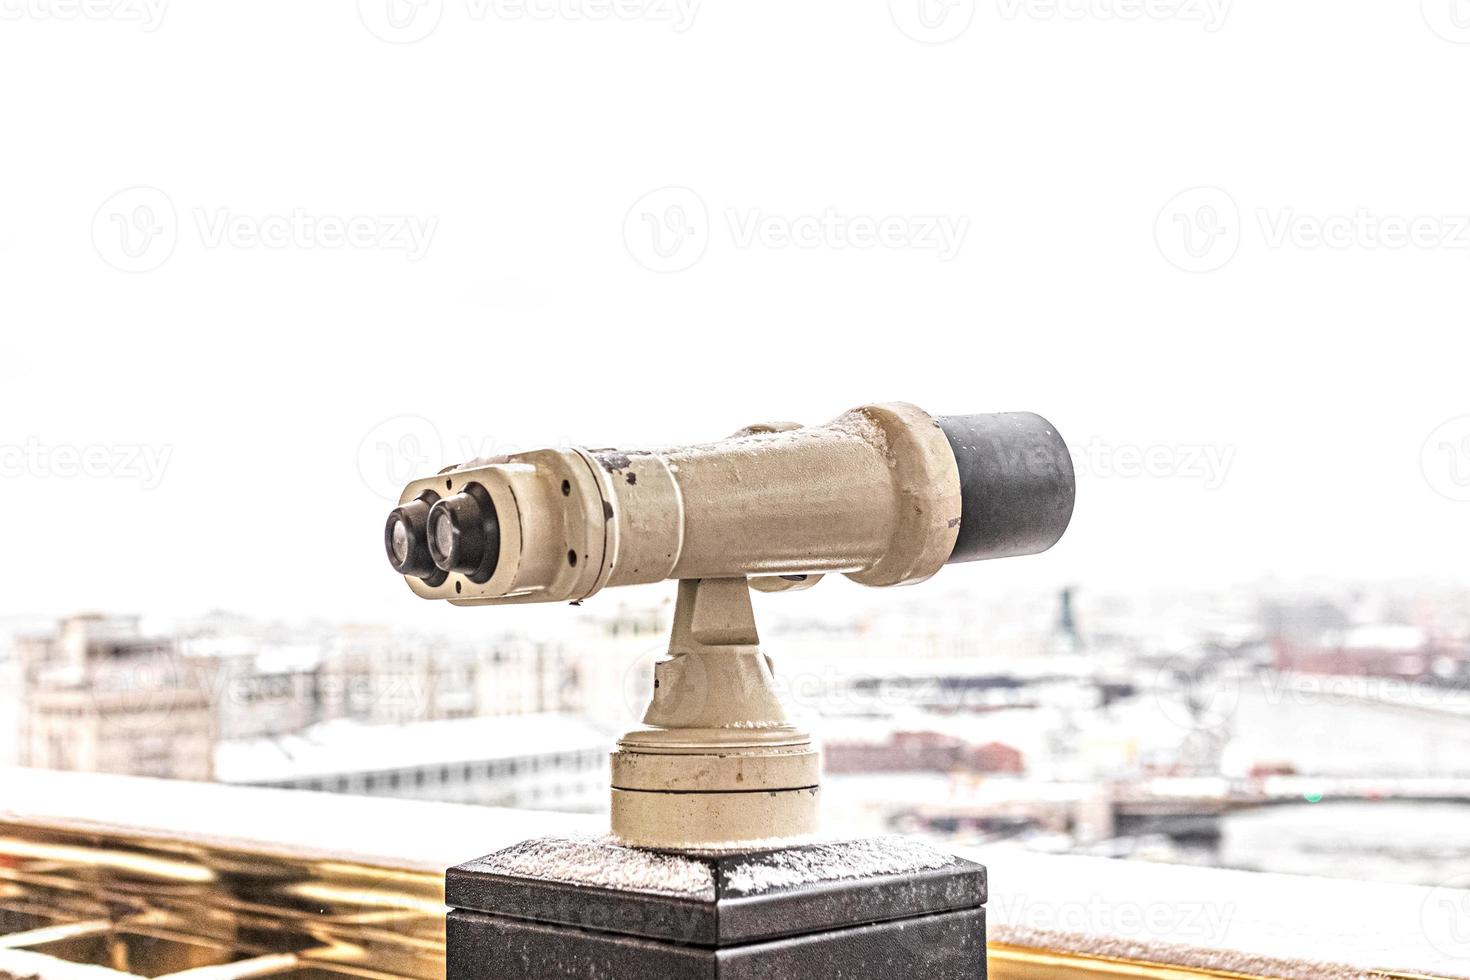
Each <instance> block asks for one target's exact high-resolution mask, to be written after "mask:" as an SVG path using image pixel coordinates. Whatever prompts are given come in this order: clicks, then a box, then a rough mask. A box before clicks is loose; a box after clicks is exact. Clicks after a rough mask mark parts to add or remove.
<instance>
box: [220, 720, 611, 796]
mask: <svg viewBox="0 0 1470 980" xmlns="http://www.w3.org/2000/svg"><path fill="white" fill-rule="evenodd" d="M613 741H614V740H613V738H612V736H610V735H609V734H608V733H607V732H605V731H604V730H603V729H601V728H598V727H597V726H595V725H593V724H591V723H590V722H588V721H587V720H586V719H584V718H582V717H580V716H578V715H569V714H536V715H503V716H497V717H491V718H461V719H452V720H447V721H422V722H414V723H411V724H407V725H366V724H363V723H361V722H356V721H347V720H342V721H329V722H324V723H322V724H320V725H315V726H313V727H311V728H309V729H307V730H305V731H303V732H300V733H297V734H293V735H276V736H270V737H265V738H248V739H235V740H232V741H227V742H221V743H220V744H219V745H218V746H216V747H215V753H214V768H215V778H216V779H218V780H219V781H220V782H224V783H262V782H274V781H277V780H283V779H302V778H312V777H317V776H336V775H346V774H350V773H360V772H388V771H392V770H397V769H412V768H418V767H423V766H437V765H454V764H463V763H467V762H489V761H495V760H503V759H516V758H525V757H529V756H536V755H549V754H552V753H559V752H584V751H602V750H611V749H612V744H613Z"/></svg>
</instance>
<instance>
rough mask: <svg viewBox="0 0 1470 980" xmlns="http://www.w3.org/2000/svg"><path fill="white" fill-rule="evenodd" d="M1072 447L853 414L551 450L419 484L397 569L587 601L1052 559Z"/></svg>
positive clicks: (1015, 428)
mask: <svg viewBox="0 0 1470 980" xmlns="http://www.w3.org/2000/svg"><path fill="white" fill-rule="evenodd" d="M1074 496H1075V481H1074V476H1073V469H1072V460H1071V456H1070V454H1069V452H1068V450H1067V446H1066V443H1065V442H1064V441H1063V440H1062V438H1061V436H1060V435H1058V434H1057V432H1056V430H1055V429H1054V428H1053V427H1052V426H1051V424H1050V423H1049V422H1047V421H1046V420H1045V419H1043V418H1042V417H1040V416H1039V415H1033V414H1029V413H1004V414H994V415H950V416H938V417H931V416H929V415H927V414H925V413H924V412H922V411H921V410H919V409H917V408H915V407H914V406H912V405H907V404H903V403H890V404H882V405H870V406H865V407H863V408H859V409H855V410H853V411H852V412H849V413H847V414H845V415H843V416H841V417H840V418H838V419H837V420H835V421H834V422H832V423H829V424H828V425H825V426H813V427H802V426H798V425H795V424H792V423H772V424H767V425H760V426H752V427H750V428H748V429H744V430H741V431H740V432H738V433H736V434H735V435H734V436H731V437H730V438H728V439H725V440H722V441H720V442H715V443H710V444H706V445H701V446H691V447H679V448H673V449H663V450H616V449H593V450H583V449H545V450H537V451H533V452H529V453H520V454H516V455H513V456H506V457H500V458H496V459H491V460H480V461H475V462H473V463H469V464H465V465H463V466H460V467H454V468H451V469H449V470H446V471H444V472H442V473H440V474H438V475H437V476H434V477H428V478H425V479H423V480H419V481H415V482H414V483H412V484H410V485H409V486H408V487H407V488H406V489H405V491H404V494H403V497H402V498H401V499H402V503H401V504H400V506H399V507H398V508H397V509H395V510H394V511H393V512H392V513H391V514H390V515H389V517H388V523H387V527H386V528H385V531H384V543H385V546H386V550H387V553H388V559H389V562H390V563H391V564H392V566H393V568H394V569H395V570H396V571H398V572H399V573H400V574H402V575H403V576H405V578H406V579H407V581H408V583H409V585H410V587H412V588H413V589H414V591H415V592H417V593H419V595H421V596H424V597H425V598H444V599H449V600H450V601H454V602H459V603H504V602H536V601H557V600H575V599H582V598H585V597H586V596H588V595H591V594H592V593H594V592H596V591H598V590H600V589H601V588H604V587H606V586H610V585H627V584H636V583H641V582H653V581H659V580H662V579H665V578H680V579H690V578H721V577H738V576H751V577H753V578H754V580H755V581H754V583H753V584H756V585H757V586H758V587H762V588H768V589H771V590H778V589H784V588H797V587H804V586H806V585H809V584H812V583H813V582H815V580H816V578H818V577H820V576H821V575H822V574H825V573H829V572H837V573H842V574H846V575H848V576H849V577H851V578H853V579H854V580H856V581H858V582H861V583H863V584H867V585H899V584H905V583H908V582H916V581H921V580H923V579H924V578H927V577H929V576H930V575H932V574H934V572H936V571H938V569H939V568H940V567H942V566H943V565H944V564H948V563H954V562H967V561H977V560H981V559H988V558H1002V557H1008V556H1013V555H1029V554H1036V553H1038V552H1041V551H1045V550H1046V549H1048V548H1050V547H1051V546H1052V545H1053V544H1055V543H1056V541H1057V540H1058V539H1059V538H1060V537H1061V535H1062V533H1063V532H1064V531H1065V530H1066V528H1067V524H1068V522H1069V521H1070V519H1071V515H1072V507H1073V501H1074Z"/></svg>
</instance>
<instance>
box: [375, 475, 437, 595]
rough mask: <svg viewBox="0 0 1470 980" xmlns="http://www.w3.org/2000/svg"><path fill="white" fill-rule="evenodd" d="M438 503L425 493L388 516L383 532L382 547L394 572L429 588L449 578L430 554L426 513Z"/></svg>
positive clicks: (428, 493)
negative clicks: (418, 580) (412, 578)
mask: <svg viewBox="0 0 1470 980" xmlns="http://www.w3.org/2000/svg"><path fill="white" fill-rule="evenodd" d="M438 499H439V495H438V494H437V493H435V492H434V491H432V490H425V491H424V492H423V493H422V494H420V495H419V496H418V497H417V498H415V499H414V500H410V501H409V502H408V503H406V504H404V505H403V506H401V507H399V508H397V509H395V510H394V511H393V513H391V514H389V515H388V524H387V526H386V527H384V528H383V547H384V548H386V549H387V551H388V562H389V564H391V565H392V566H393V569H394V571H396V572H398V573H399V574H402V575H412V576H413V577H415V578H419V579H423V581H424V582H425V583H427V584H428V585H442V584H444V580H445V579H447V578H448V577H449V573H448V572H446V571H443V570H442V569H440V568H439V567H438V566H436V565H435V564H434V557H433V555H431V554H430V553H429V511H430V509H431V508H432V507H433V506H434V503H435V502H436V501H437V500H438Z"/></svg>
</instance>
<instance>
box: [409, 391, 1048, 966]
mask: <svg viewBox="0 0 1470 980" xmlns="http://www.w3.org/2000/svg"><path fill="white" fill-rule="evenodd" d="M1074 487H1075V485H1074V479H1073V472H1072V463H1071V457H1070V455H1069V453H1068V451H1067V447H1066V444H1065V443H1064V442H1063V441H1062V439H1061V437H1060V436H1059V435H1058V434H1057V432H1056V430H1055V429H1053V428H1052V426H1051V425H1050V424H1049V423H1048V422H1047V421H1046V420H1045V419H1043V418H1041V417H1040V416H1037V415H1031V414H1025V413H1008V414H997V415H963V416H960V415H951V416H930V415H928V414H926V413H925V412H923V411H921V410H920V409H918V408H916V407H914V406H912V405H908V404H903V403H886V404H879V405H868V406H864V407H862V408H858V409H854V410H853V411H851V412H848V413H846V414H845V415H842V416H841V417H839V418H837V419H836V420H835V421H833V422H830V423H828V424H827V425H822V426H800V425H797V424H794V423H785V422H782V423H770V424H763V425H754V426H750V427H748V428H746V429H742V430H741V431H739V432H737V433H735V434H734V435H733V436H731V437H729V438H727V439H724V440H721V441H718V442H713V443H708V444H705V445H698V446H687V447H679V448H670V449H652V450H645V449H636V450H635V449H543V450H537V451H533V452H526V453H517V454H514V455H510V456H504V457H497V458H494V459H484V460H476V461H473V462H470V463H466V464H464V465H461V466H456V467H451V468H450V469H447V470H445V471H443V472H441V473H439V474H436V475H434V476H428V477H425V478H423V479H421V480H417V481H415V482H413V483H411V484H409V485H408V487H407V488H405V489H404V491H403V495H402V497H401V503H400V505H399V507H398V508H397V509H396V510H394V511H393V513H392V514H391V515H389V518H388V524H387V528H386V531H385V543H386V546H387V551H388V557H389V560H390V561H391V562H392V564H393V567H394V568H395V569H396V570H397V571H399V572H400V573H402V574H403V576H404V577H405V579H406V580H407V582H408V584H409V586H410V587H411V588H412V589H413V591H414V592H416V593H418V594H419V595H420V596H422V597H423V598H426V599H444V600H447V601H449V602H452V603H455V604H457V605H500V604H508V603H522V602H558V601H580V600H582V599H586V598H588V597H589V596H592V595H593V594H595V593H597V592H599V591H601V590H602V589H604V588H609V587H612V586H619V585H637V584H643V583H650V582H658V581H662V580H664V579H677V580H678V581H679V595H678V601H677V603H676V606H675V610H674V623H673V634H672V637H671V639H670V645H669V656H668V658H667V659H666V660H664V661H662V662H660V663H659V664H657V665H656V667H655V669H654V677H655V679H654V683H653V690H652V691H651V693H650V703H649V707H648V711H647V714H646V715H645V717H644V723H645V724H644V727H641V728H639V729H638V730H636V731H632V732H629V733H627V734H625V735H624V736H623V738H622V739H621V740H620V741H619V743H618V748H617V751H616V752H615V753H614V755H613V760H612V837H610V838H608V839H606V840H601V841H573V840H560V841H558V840H542V841H533V842H528V843H527V844H525V845H521V846H519V847H517V848H512V849H511V850H510V851H506V852H501V853H499V854H493V855H489V856H488V857H485V858H482V859H480V860H478V861H474V862H470V863H469V864H466V865H462V866H460V867H458V868H454V869H451V870H450V872H449V875H448V879H447V893H448V899H449V903H450V905H451V906H453V907H454V911H453V912H451V914H450V920H449V938H450V950H449V980H470V978H479V977H486V978H489V977H494V978H496V980H520V978H525V980H530V978H533V977H534V978H536V980H549V978H563V977H565V978H572V977H578V978H580V977H599V978H603V977H606V978H614V980H623V978H627V980H634V978H641V977H658V978H660V980H663V978H681V977H684V976H688V977H691V978H692V977H696V976H697V977H701V978H710V977H737V976H738V977H747V976H749V977H756V976H759V977H767V978H776V977H784V976H788V975H789V976H797V975H800V976H802V977H803V980H821V978H825V977H834V978H835V977H839V976H843V977H846V976H859V975H861V976H865V977H870V978H874V980H880V978H886V977H889V976H893V977H898V976H903V977H909V976H916V975H918V973H917V971H919V970H923V971H924V974H925V975H926V977H928V978H929V980H944V978H948V977H951V976H953V977H956V978H959V977H966V978H972V977H976V976H983V975H984V974H983V969H984V918H983V916H984V910H983V907H982V906H983V903H984V900H985V877H984V869H983V868H981V867H979V866H978V865H974V864H970V863H969V862H964V861H960V860H958V859H955V858H952V857H949V856H947V855H942V854H940V853H939V852H937V851H933V850H931V849H929V848H927V847H924V846H922V845H918V844H914V843H910V842H904V841H902V840H889V839H882V840H868V841H845V842H826V843H819V842H817V840H816V838H815V834H816V833H817V830H818V826H817V816H818V801H819V787H820V767H819V761H818V755H817V752H816V751H815V749H814V748H813V746H812V743H811V738H810V736H809V735H808V734H807V733H806V732H804V731H801V730H800V729H799V728H797V727H796V726H795V725H793V724H792V722H791V720H790V719H789V718H788V717H787V715H786V713H785V711H784V710H783V708H782V706H781V703H780V700H779V698H778V696H777V694H776V690H775V685H774V682H773V673H772V671H773V666H772V661H771V659H770V658H769V657H767V656H766V655H765V654H764V653H763V652H762V651H761V649H760V646H759V638H758V636H757V633H756V626H755V619H754V615H753V613H752V609H751V602H750V589H752V588H754V589H759V590H761V591H766V592H795V591H800V590H804V589H808V588H811V587H812V586H813V585H815V584H817V582H818V581H819V580H820V579H821V578H822V576H824V575H827V574H834V573H837V574H843V575H846V576H848V577H849V578H850V579H852V580H854V581H856V582H858V583H861V584H863V585H869V586H892V585H909V584H913V583H917V582H922V581H924V580H926V579H928V578H929V577H931V576H932V575H934V574H935V573H936V572H938V571H939V570H940V569H941V568H943V567H944V566H945V565H947V564H952V563H956V562H968V561H977V560H980V559H985V558H1003V557H1008V556H1013V555H1029V554H1036V553H1038V552H1041V551H1045V550H1046V549H1047V548H1049V547H1051V546H1052V545H1053V544H1055V543H1056V541H1057V540H1058V539H1059V538H1060V537H1061V535H1062V533H1063V531H1065V530H1066V527H1067V524H1068V521H1069V520H1070V519H1071V515H1072V504H1073V497H1074ZM976 970H979V971H981V972H978V973H977V972H975V971H976Z"/></svg>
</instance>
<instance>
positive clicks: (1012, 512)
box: [935, 412, 1077, 563]
mask: <svg viewBox="0 0 1470 980" xmlns="http://www.w3.org/2000/svg"><path fill="white" fill-rule="evenodd" d="M935 422H937V423H938V425H939V427H940V428H941V429H943V430H944V434H945V436H946V437H947V438H948V439H949V446H950V448H951V449H952V450H954V460H955V463H956V465H958V467H959V471H960V496H961V501H962V503H961V507H962V509H961V513H960V534H959V538H958V540H956V541H955V546H954V551H953V552H951V553H950V556H949V561H950V562H951V563H954V562H962V561H980V560H981V559H984V558H1008V557H1011V556H1013V555H1034V554H1038V553H1040V552H1043V551H1045V550H1046V549H1048V548H1050V547H1051V546H1052V545H1054V544H1056V543H1057V540H1058V539H1059V538H1061V536H1062V532H1063V531H1065V530H1067V524H1068V523H1070V522H1071V520H1072V507H1073V504H1074V503H1075V502H1076V498H1077V479H1076V475H1075V474H1074V473H1073V470H1072V454H1071V452H1070V451H1068V449H1067V444H1066V442H1065V441H1063V439H1062V437H1061V435H1060V434H1059V433H1058V432H1057V430H1056V428H1055V427H1053V426H1052V424H1051V423H1050V422H1048V421H1047V420H1046V419H1044V418H1042V417H1041V416H1040V415H1035V414H1033V413H1031V412H1002V413H999V414H996V415H943V416H939V417H938V418H936V419H935Z"/></svg>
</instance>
